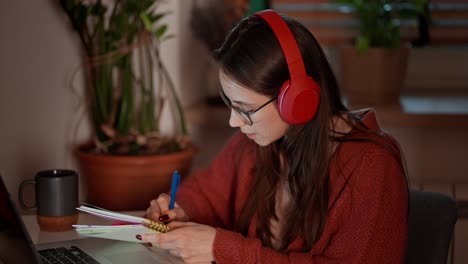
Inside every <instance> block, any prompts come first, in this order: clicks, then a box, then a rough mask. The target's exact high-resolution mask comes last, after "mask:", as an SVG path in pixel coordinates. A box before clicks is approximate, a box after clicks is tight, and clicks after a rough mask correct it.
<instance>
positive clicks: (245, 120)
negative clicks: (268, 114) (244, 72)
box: [219, 90, 252, 125]
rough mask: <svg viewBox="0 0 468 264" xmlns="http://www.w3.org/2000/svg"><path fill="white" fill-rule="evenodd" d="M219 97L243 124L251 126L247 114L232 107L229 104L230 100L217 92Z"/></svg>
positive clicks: (222, 93) (221, 92)
mask: <svg viewBox="0 0 468 264" xmlns="http://www.w3.org/2000/svg"><path fill="white" fill-rule="evenodd" d="M219 96H220V97H221V99H223V102H224V103H225V104H226V105H227V107H229V108H230V109H232V110H234V112H235V113H236V114H237V115H238V116H239V118H240V119H241V120H242V122H244V123H245V124H248V125H252V121H251V120H250V117H249V115H248V114H247V113H244V112H242V111H241V110H240V109H239V108H237V107H235V106H233V105H232V104H231V100H229V98H227V96H226V95H225V94H224V92H223V91H222V90H221V91H219Z"/></svg>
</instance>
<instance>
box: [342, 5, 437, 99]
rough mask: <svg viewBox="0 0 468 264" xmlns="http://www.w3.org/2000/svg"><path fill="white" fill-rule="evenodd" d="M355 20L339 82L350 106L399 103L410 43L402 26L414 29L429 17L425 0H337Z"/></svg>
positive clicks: (344, 51)
mask: <svg viewBox="0 0 468 264" xmlns="http://www.w3.org/2000/svg"><path fill="white" fill-rule="evenodd" d="M336 1H337V2H338V3H339V4H342V5H343V7H345V9H344V10H349V11H350V12H351V13H352V14H353V16H354V17H355V18H356V20H357V22H358V23H357V32H358V36H357V38H356V40H355V45H354V47H350V46H346V47H342V48H341V49H340V53H341V82H342V87H343V90H344V92H345V95H346V97H347V99H348V103H349V105H350V106H351V107H362V106H366V107H368V106H381V105H386V106H399V99H400V91H401V88H402V87H403V84H404V80H405V77H406V68H407V61H408V53H409V45H408V44H407V43H406V42H405V40H403V39H402V36H401V27H402V26H403V25H408V26H410V27H411V26H414V28H416V24H417V18H418V17H419V16H428V14H426V13H425V10H426V9H425V8H424V5H425V4H427V3H426V0H336Z"/></svg>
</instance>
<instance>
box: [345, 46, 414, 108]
mask: <svg viewBox="0 0 468 264" xmlns="http://www.w3.org/2000/svg"><path fill="white" fill-rule="evenodd" d="M340 52H341V86H342V88H343V92H344V95H345V96H346V98H347V99H348V105H349V106H350V107H351V108H360V107H377V106H399V105H400V93H401V90H402V88H403V85H404V81H405V79H406V69H407V64H408V53H409V48H408V47H406V46H402V47H401V48H400V49H395V50H392V49H385V48H370V49H369V50H368V51H367V52H366V53H364V54H360V53H358V52H357V50H356V48H355V47H353V46H349V47H342V48H341V49H340Z"/></svg>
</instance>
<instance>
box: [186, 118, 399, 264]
mask: <svg viewBox="0 0 468 264" xmlns="http://www.w3.org/2000/svg"><path fill="white" fill-rule="evenodd" d="M363 117H364V119H363V121H364V124H365V125H366V126H367V127H369V128H370V129H373V130H376V131H379V130H380V127H379V125H378V122H377V120H376V118H375V113H374V112H373V111H368V112H367V113H366V114H365V115H364V116H363ZM342 144H343V146H342V149H341V151H340V152H338V153H339V154H338V155H337V156H335V157H334V158H333V159H332V161H331V164H330V199H329V201H330V205H329V214H328V218H327V222H326V225H325V228H324V231H323V233H322V235H321V237H320V239H319V240H318V241H317V242H316V243H315V244H314V245H313V248H312V249H311V250H310V251H309V252H305V253H304V252H300V251H299V249H300V248H301V245H302V243H303V240H302V239H301V238H300V237H298V238H297V239H296V240H295V241H293V242H292V243H291V244H290V245H289V248H288V252H287V253H286V254H282V253H278V252H276V251H275V250H273V249H271V248H267V247H262V244H261V241H260V240H259V239H258V238H256V235H255V226H256V220H255V218H254V219H253V220H252V222H251V223H250V228H249V233H248V236H247V237H244V236H242V235H241V234H240V233H236V232H233V231H230V230H232V229H233V227H234V226H235V224H236V220H237V219H238V217H239V215H240V212H241V210H242V208H243V205H244V203H245V201H246V199H247V197H248V194H249V192H251V191H252V190H251V183H252V179H253V175H252V173H251V168H252V167H253V166H254V164H255V154H254V153H255V152H254V148H255V143H253V142H252V141H250V140H249V139H247V138H246V137H245V136H244V135H243V134H241V133H238V134H236V135H235V136H234V137H233V138H232V139H231V140H230V141H229V142H228V143H227V145H226V146H225V148H224V149H223V151H222V152H221V153H220V154H219V155H218V156H217V157H216V158H215V160H214V161H213V163H212V164H211V166H210V167H209V168H208V169H206V170H199V171H196V172H195V173H194V174H193V175H192V176H191V177H189V178H187V179H186V180H185V181H184V182H183V183H182V185H181V186H180V189H179V191H178V193H177V202H178V203H179V204H180V205H181V206H182V208H184V209H185V211H186V213H187V214H188V215H189V216H190V220H191V221H194V222H198V223H202V224H208V225H211V226H215V227H217V230H216V236H215V240H214V244H213V254H214V257H215V259H216V261H217V263H221V264H222V263H243V264H244V263H372V264H375V263H379V264H382V263H392V264H394V263H403V261H404V255H405V248H406V238H407V237H406V236H407V206H408V200H407V195H408V194H407V186H406V182H405V179H404V174H403V171H402V169H401V167H400V166H399V164H398V162H397V161H396V160H395V158H394V157H393V156H392V155H390V153H389V152H388V151H387V150H386V149H385V148H383V147H381V146H378V145H376V144H373V143H362V142H346V143H342ZM239 158H240V163H239V164H238V163H237V162H234V161H235V160H236V159H237V160H238V159H239ZM340 170H341V172H339V171H340ZM348 179H349V181H348V182H347V184H345V183H346V181H347V180H348ZM343 188H344V189H343ZM342 189H343V191H342V192H341V193H340V191H341V190H342Z"/></svg>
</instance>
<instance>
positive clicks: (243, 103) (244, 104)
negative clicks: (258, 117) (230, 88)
mask: <svg viewBox="0 0 468 264" xmlns="http://www.w3.org/2000/svg"><path fill="white" fill-rule="evenodd" d="M221 93H223V95H224V96H226V98H227V99H228V100H229V101H231V104H232V103H236V104H239V105H243V106H253V105H255V104H249V103H246V102H243V101H237V100H231V98H229V97H228V96H227V95H226V93H224V91H223V89H221Z"/></svg>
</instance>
